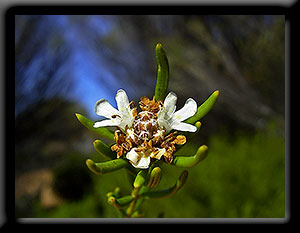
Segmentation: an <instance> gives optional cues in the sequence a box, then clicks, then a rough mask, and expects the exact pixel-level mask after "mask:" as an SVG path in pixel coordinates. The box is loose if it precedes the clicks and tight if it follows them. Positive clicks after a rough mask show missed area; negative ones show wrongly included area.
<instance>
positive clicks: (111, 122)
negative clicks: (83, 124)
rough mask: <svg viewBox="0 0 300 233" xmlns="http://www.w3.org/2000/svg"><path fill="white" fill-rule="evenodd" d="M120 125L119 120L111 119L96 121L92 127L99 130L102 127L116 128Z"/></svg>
mask: <svg viewBox="0 0 300 233" xmlns="http://www.w3.org/2000/svg"><path fill="white" fill-rule="evenodd" d="M119 124H120V120H118V119H112V120H103V121H97V122H95V124H94V125H93V127H94V128H99V127H103V126H118V125H119Z"/></svg>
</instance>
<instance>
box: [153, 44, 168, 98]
mask: <svg viewBox="0 0 300 233" xmlns="http://www.w3.org/2000/svg"><path fill="white" fill-rule="evenodd" d="M155 53H156V61H157V79H156V86H155V100H156V101H158V100H162V101H163V100H164V98H165V97H166V95H167V90H168V85H169V62H168V58H167V55H166V52H165V50H164V49H163V46H162V44H161V43H157V44H156V47H155Z"/></svg>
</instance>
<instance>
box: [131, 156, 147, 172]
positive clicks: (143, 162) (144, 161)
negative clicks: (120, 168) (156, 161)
mask: <svg viewBox="0 0 300 233" xmlns="http://www.w3.org/2000/svg"><path fill="white" fill-rule="evenodd" d="M149 164H150V156H147V157H146V156H142V157H141V159H140V161H138V163H137V164H136V165H134V164H133V166H134V167H135V168H140V169H147V168H148V167H149Z"/></svg>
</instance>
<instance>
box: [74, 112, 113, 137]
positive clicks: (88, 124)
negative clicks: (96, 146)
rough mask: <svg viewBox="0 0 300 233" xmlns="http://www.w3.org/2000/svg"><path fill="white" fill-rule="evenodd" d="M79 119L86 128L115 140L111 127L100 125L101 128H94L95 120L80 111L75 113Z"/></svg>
mask: <svg viewBox="0 0 300 233" xmlns="http://www.w3.org/2000/svg"><path fill="white" fill-rule="evenodd" d="M75 115H76V117H77V119H78V120H79V121H80V123H81V124H83V125H84V126H85V127H86V128H88V129H89V130H90V131H92V132H94V133H96V134H98V135H100V136H101V137H104V138H107V139H109V140H111V141H114V134H113V132H112V131H110V130H109V129H107V128H105V127H100V128H94V127H93V125H94V123H95V122H94V121H92V120H90V119H88V118H87V117H85V116H83V115H81V114H79V113H75Z"/></svg>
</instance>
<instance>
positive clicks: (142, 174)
mask: <svg viewBox="0 0 300 233" xmlns="http://www.w3.org/2000/svg"><path fill="white" fill-rule="evenodd" d="M147 173H148V170H147V169H141V170H140V171H139V172H138V174H137V175H136V177H135V180H134V182H133V187H134V188H140V187H141V186H142V185H144V183H145V182H146V179H147Z"/></svg>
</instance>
